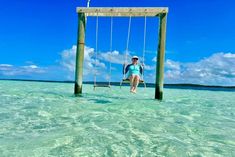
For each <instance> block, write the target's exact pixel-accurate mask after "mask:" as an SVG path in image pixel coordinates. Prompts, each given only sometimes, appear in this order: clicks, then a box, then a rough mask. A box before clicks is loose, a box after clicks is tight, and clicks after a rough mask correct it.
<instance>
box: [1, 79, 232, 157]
mask: <svg viewBox="0 0 235 157" xmlns="http://www.w3.org/2000/svg"><path fill="white" fill-rule="evenodd" d="M83 88H84V89H83V90H84V94H83V96H82V97H74V96H73V84H68V83H67V84H66V83H45V82H22V81H0V156H1V157H9V156H12V157H16V156H17V157H18V156H20V157H34V156H35V157H37V156H38V157H39V156H40V157H46V156H48V157H52V156H66V157H73V156H79V157H80V156H94V157H99V156H117V157H123V156H132V157H135V156H144V157H145V156H146V157H155V156H157V157H163V156H169V157H184V156H186V157H188V156H194V157H199V156H205V157H214V156H215V157H219V156H221V157H222V156H225V157H232V156H235V119H234V118H235V101H234V98H235V92H226V91H208V90H189V89H187V90H186V89H165V91H164V92H165V93H164V94H165V95H164V96H165V99H164V101H162V102H159V101H156V100H154V99H152V98H153V96H154V89H153V88H147V89H146V90H144V89H143V88H140V89H139V91H138V93H137V94H130V93H129V92H128V91H129V90H128V87H123V88H122V89H121V90H120V89H119V87H112V89H111V90H110V89H106V88H98V89H97V90H96V91H93V89H92V85H84V87H83Z"/></svg>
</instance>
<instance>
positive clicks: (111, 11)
mask: <svg viewBox="0 0 235 157" xmlns="http://www.w3.org/2000/svg"><path fill="white" fill-rule="evenodd" d="M77 13H78V40H77V52H76V66H75V85H74V94H81V93H82V82H83V81H82V78H83V62H84V46H85V29H86V28H85V27H86V17H87V16H102V17H108V16H110V17H111V16H112V17H130V16H131V17H159V33H158V34H159V38H158V40H159V42H158V50H157V64H156V81H155V99H159V100H162V99H163V81H164V60H165V41H166V21H167V14H168V8H167V7H134V8H125V7H123V8H117V7H116V8H115V7H114V8H106V7H102V8H97V7H90V8H86V7H78V8H77Z"/></svg>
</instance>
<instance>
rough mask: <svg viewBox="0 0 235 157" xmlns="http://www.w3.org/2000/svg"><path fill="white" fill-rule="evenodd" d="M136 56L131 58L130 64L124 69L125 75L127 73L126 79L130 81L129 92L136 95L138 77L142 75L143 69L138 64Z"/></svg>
mask: <svg viewBox="0 0 235 157" xmlns="http://www.w3.org/2000/svg"><path fill="white" fill-rule="evenodd" d="M138 59H139V58H138V56H133V57H132V59H131V61H132V63H131V64H128V65H127V66H126V68H125V74H126V73H128V77H127V78H128V79H129V80H130V92H131V93H136V90H137V87H138V84H139V81H140V76H141V75H142V73H143V67H142V66H141V65H140V64H138Z"/></svg>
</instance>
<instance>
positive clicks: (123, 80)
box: [122, 78, 144, 83]
mask: <svg viewBox="0 0 235 157" xmlns="http://www.w3.org/2000/svg"><path fill="white" fill-rule="evenodd" d="M122 82H123V83H129V82H130V79H128V78H126V79H122ZM139 82H140V83H144V80H139Z"/></svg>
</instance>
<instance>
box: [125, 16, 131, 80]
mask: <svg viewBox="0 0 235 157" xmlns="http://www.w3.org/2000/svg"><path fill="white" fill-rule="evenodd" d="M130 33H131V16H130V17H129V23H128V32H127V41H126V52H125V59H124V69H123V71H124V75H123V79H125V78H126V73H125V69H126V66H127V57H128V51H129V42H130Z"/></svg>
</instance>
